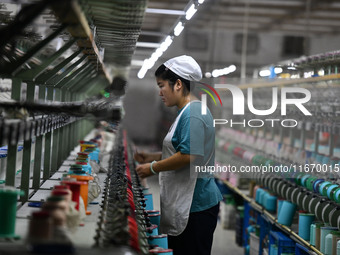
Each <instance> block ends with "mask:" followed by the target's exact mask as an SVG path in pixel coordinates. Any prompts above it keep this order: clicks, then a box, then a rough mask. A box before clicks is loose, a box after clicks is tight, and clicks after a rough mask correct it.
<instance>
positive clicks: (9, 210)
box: [0, 187, 24, 238]
mask: <svg viewBox="0 0 340 255" xmlns="http://www.w3.org/2000/svg"><path fill="white" fill-rule="evenodd" d="M18 195H20V196H22V195H24V192H23V191H21V190H16V189H15V188H12V187H5V188H2V189H0V208H1V210H0V219H1V221H2V222H1V224H0V238H17V237H18V236H17V235H16V234H15V220H16V213H17V198H18Z"/></svg>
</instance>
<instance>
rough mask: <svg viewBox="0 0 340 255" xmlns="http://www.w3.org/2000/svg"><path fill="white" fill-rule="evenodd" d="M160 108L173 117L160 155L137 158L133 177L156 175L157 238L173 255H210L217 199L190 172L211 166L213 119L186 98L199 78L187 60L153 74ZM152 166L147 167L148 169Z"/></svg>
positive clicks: (211, 186) (213, 189)
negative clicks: (169, 110)
mask: <svg viewBox="0 0 340 255" xmlns="http://www.w3.org/2000/svg"><path fill="white" fill-rule="evenodd" d="M155 76H156V80H157V84H158V87H159V95H160V96H161V98H162V101H163V103H164V104H165V105H166V106H168V107H172V106H176V107H177V109H178V115H177V118H176V119H175V121H174V123H173V124H172V126H171V128H170V130H169V132H168V134H167V135H166V137H165V139H164V141H163V148H162V152H161V153H137V154H136V155H135V159H136V160H137V161H138V162H139V163H141V164H140V165H138V166H137V168H136V171H137V173H138V175H139V176H140V177H142V178H144V177H148V176H150V175H153V174H159V182H160V199H161V223H160V232H161V233H163V234H168V242H169V248H171V249H173V250H174V254H175V255H180V254H186V255H187V254H195V255H196V254H202V255H203V254H204V255H206V254H210V252H211V246H212V241H213V233H214V231H215V228H216V223H217V215H218V211H219V201H220V200H222V195H221V193H220V191H219V190H218V188H217V186H216V184H215V181H214V178H212V177H211V176H210V175H209V174H208V176H204V175H202V174H201V173H199V172H198V171H197V168H195V167H194V166H195V165H196V166H198V167H200V166H202V167H204V166H213V165H214V161H215V159H214V158H215V148H214V143H215V141H214V140H215V130H214V127H213V118H212V116H211V113H210V111H209V110H208V109H207V114H205V115H202V114H201V102H200V101H199V100H197V98H195V97H194V96H193V94H192V93H191V92H190V85H191V84H190V83H191V82H193V81H199V80H200V79H201V78H202V72H201V68H200V67H199V65H198V64H197V62H196V61H195V60H194V59H193V58H192V57H190V56H186V55H184V56H179V57H175V58H172V59H170V60H168V61H166V62H165V63H164V64H163V65H161V66H160V67H159V68H158V69H157V70H156V72H155ZM150 162H151V163H150Z"/></svg>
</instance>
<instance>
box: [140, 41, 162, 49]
mask: <svg viewBox="0 0 340 255" xmlns="http://www.w3.org/2000/svg"><path fill="white" fill-rule="evenodd" d="M159 46H160V44H159V43H151V42H137V43H136V47H141V48H158V47H159Z"/></svg>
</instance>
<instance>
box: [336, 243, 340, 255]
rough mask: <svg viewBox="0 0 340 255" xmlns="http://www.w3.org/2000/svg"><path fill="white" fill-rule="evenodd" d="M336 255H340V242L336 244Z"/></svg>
mask: <svg viewBox="0 0 340 255" xmlns="http://www.w3.org/2000/svg"><path fill="white" fill-rule="evenodd" d="M336 255H340V240H339V241H338V242H337V243H336Z"/></svg>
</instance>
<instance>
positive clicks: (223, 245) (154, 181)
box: [147, 176, 244, 255]
mask: <svg viewBox="0 0 340 255" xmlns="http://www.w3.org/2000/svg"><path fill="white" fill-rule="evenodd" d="M147 184H148V186H149V191H150V193H152V194H153V196H152V197H153V204H154V209H155V210H159V185H158V176H151V177H149V178H148V179H147ZM230 254H232V255H243V254H244V249H243V248H242V247H239V246H238V245H237V244H236V243H235V231H233V230H224V229H223V228H222V226H221V224H220V223H219V222H218V223H217V227H216V230H215V233H214V242H213V247H212V252H211V255H230Z"/></svg>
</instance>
